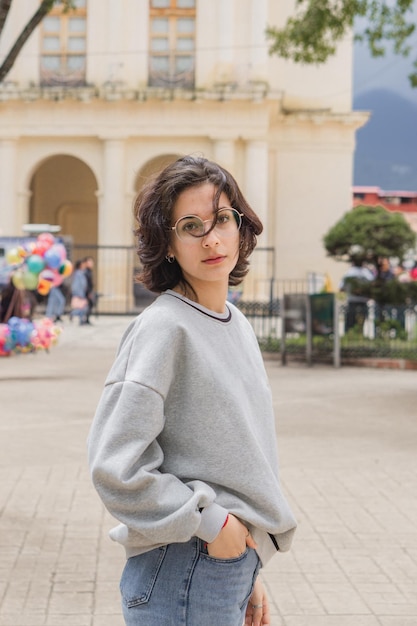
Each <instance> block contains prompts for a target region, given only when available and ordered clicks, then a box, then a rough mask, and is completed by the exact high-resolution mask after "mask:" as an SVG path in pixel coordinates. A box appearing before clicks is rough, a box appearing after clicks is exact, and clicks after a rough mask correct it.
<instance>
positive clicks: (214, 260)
mask: <svg viewBox="0 0 417 626" xmlns="http://www.w3.org/2000/svg"><path fill="white" fill-rule="evenodd" d="M225 258H226V257H224V256H211V257H209V258H208V259H204V261H203V263H205V264H206V265H217V264H218V263H221V262H222V261H223V260H224V259H225Z"/></svg>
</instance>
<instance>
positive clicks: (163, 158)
mask: <svg viewBox="0 0 417 626" xmlns="http://www.w3.org/2000/svg"><path fill="white" fill-rule="evenodd" d="M179 158H180V155H179V154H161V155H159V156H156V157H153V158H152V159H149V160H148V161H146V163H144V165H142V167H141V168H140V170H139V172H138V173H137V175H136V179H135V184H134V187H135V194H137V193H139V191H140V190H141V188H142V186H143V185H144V183H145V181H146V179H147V178H149V176H152V175H153V174H156V173H157V172H160V171H161V170H163V169H164V168H165V167H167V165H169V164H170V163H173V162H174V161H176V160H177V159H179Z"/></svg>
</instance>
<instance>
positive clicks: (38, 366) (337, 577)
mask: <svg viewBox="0 0 417 626" xmlns="http://www.w3.org/2000/svg"><path fill="white" fill-rule="evenodd" d="M93 321H94V326H91V327H79V326H78V325H76V324H73V325H71V324H69V323H68V322H67V323H65V329H64V332H63V333H62V335H61V337H60V340H59V344H58V345H57V346H56V347H54V348H53V349H52V350H51V352H50V354H45V353H39V354H35V355H20V356H12V357H9V358H0V390H1V395H0V433H1V437H0V626H123V620H122V618H121V614H120V608H119V597H118V580H119V576H120V572H121V569H122V567H123V564H124V555H123V551H122V549H121V548H120V547H119V546H117V545H116V544H114V543H113V542H112V541H110V540H109V539H108V537H107V532H108V529H109V528H110V527H111V526H112V524H113V522H112V520H111V519H110V516H109V515H108V514H107V513H105V512H104V511H103V508H102V506H101V504H100V502H99V500H98V497H97V496H96V494H95V491H94V490H93V488H92V486H91V483H90V480H89V476H88V471H87V467H86V446H85V442H86V437H87V432H88V429H89V425H90V422H91V419H92V415H93V413H94V408H95V405H96V403H97V400H98V398H99V395H100V393H101V389H102V385H103V382H104V377H105V375H106V372H107V370H108V368H109V366H110V364H111V362H112V360H113V357H114V352H115V348H116V346H117V343H118V341H119V338H120V336H121V334H122V331H123V330H124V328H125V327H126V326H127V324H128V322H129V319H128V318H117V317H108V318H107V317H101V318H99V319H97V320H93ZM267 370H268V373H269V376H270V380H271V386H272V389H273V394H274V402H275V408H276V415H277V431H278V440H279V449H280V457H281V473H282V480H283V486H284V490H285V492H286V494H287V496H288V498H289V500H290V502H291V504H292V506H293V508H294V511H295V513H296V515H297V517H298V520H299V529H298V531H297V533H296V536H295V540H294V547H293V549H292V550H291V551H290V552H289V553H285V554H279V555H277V557H276V558H275V559H273V560H272V562H271V563H270V564H268V566H267V568H266V569H265V570H264V572H263V578H264V581H265V583H266V585H267V587H268V590H269V595H270V599H271V604H272V614H273V617H272V622H271V626H377V625H378V626H416V625H417V499H416V494H417V462H416V461H417V454H416V450H417V447H416V443H417V441H416V440H417V410H416V406H417V373H416V372H412V371H398V370H371V369H368V370H365V369H363V368H352V367H349V368H348V367H346V368H342V369H340V370H335V369H333V368H331V367H327V366H314V367H312V368H306V367H304V366H300V365H291V364H290V365H288V366H287V367H285V368H283V367H281V366H280V365H279V363H278V362H276V361H267ZM214 623H215V624H216V625H217V626H228V625H227V624H222V623H221V616H216V615H215V616H214V617H213V624H214ZM172 626H175V624H173V625H172ZM193 626H198V625H197V624H196V625H193Z"/></svg>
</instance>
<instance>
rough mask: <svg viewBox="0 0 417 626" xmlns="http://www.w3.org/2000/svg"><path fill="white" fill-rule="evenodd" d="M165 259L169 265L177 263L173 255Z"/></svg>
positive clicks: (168, 255)
mask: <svg viewBox="0 0 417 626" xmlns="http://www.w3.org/2000/svg"><path fill="white" fill-rule="evenodd" d="M165 258H166V260H167V261H168V263H173V262H174V261H175V257H174V256H173V255H171V254H167V255H166V257H165Z"/></svg>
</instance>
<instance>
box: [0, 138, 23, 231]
mask: <svg viewBox="0 0 417 626" xmlns="http://www.w3.org/2000/svg"><path fill="white" fill-rule="evenodd" d="M16 172H17V140H16V139H2V140H0V235H5V236H10V235H20V234H21V233H22V224H20V223H19V222H18V214H17V208H18V207H17V198H16Z"/></svg>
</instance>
